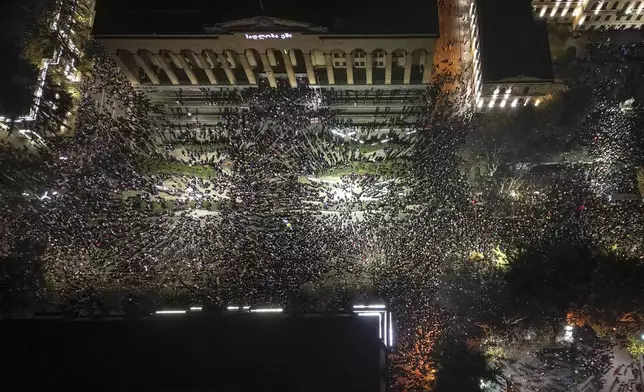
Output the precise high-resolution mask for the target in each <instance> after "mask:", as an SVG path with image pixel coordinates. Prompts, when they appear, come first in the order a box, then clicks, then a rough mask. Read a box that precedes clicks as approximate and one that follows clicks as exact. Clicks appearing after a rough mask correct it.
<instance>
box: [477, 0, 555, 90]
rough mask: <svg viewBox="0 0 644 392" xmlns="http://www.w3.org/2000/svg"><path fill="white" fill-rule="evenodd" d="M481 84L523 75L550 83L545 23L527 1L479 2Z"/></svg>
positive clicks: (481, 0) (551, 75) (550, 65)
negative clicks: (536, 17)
mask: <svg viewBox="0 0 644 392" xmlns="http://www.w3.org/2000/svg"><path fill="white" fill-rule="evenodd" d="M477 6H478V15H479V27H480V32H479V38H480V45H481V62H482V73H483V82H486V81H499V80H501V79H507V78H515V77H517V76H526V77H531V78H538V79H545V80H553V79H554V74H553V71H552V60H551V58H550V45H549V43H548V31H547V29H546V24H545V22H540V21H536V20H535V19H534V17H533V15H532V5H531V3H530V0H478V2H477Z"/></svg>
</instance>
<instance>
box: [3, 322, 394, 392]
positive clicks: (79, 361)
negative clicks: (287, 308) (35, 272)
mask: <svg viewBox="0 0 644 392" xmlns="http://www.w3.org/2000/svg"><path fill="white" fill-rule="evenodd" d="M362 319H364V318H357V317H354V316H349V315H344V316H300V317H295V316H286V315H252V314H244V315H232V316H208V315H203V316H195V317H191V316H185V315H184V316H175V315H163V316H161V315H159V316H154V317H151V318H148V319H143V320H118V321H109V320H104V321H91V320H86V321H82V320H12V321H6V320H5V321H0V339H1V340H2V341H3V348H2V350H0V358H1V359H2V364H3V365H2V367H3V371H4V372H5V373H4V374H5V376H4V377H2V378H0V390H3V391H17V390H20V391H27V390H29V391H36V390H56V391H75V390H82V391H88V390H105V391H107V390H110V391H115V390H119V391H129V390H136V391H147V390H150V391H152V390H154V391H201V390H211V391H212V390H218V391H278V390H279V391H304V390H306V391H312V392H315V391H320V392H321V391H351V392H362V391H364V392H367V391H379V389H380V382H381V373H380V369H381V362H380V361H381V354H382V353H383V352H384V351H383V350H385V348H384V345H383V344H382V342H381V341H380V340H379V339H378V334H377V330H376V332H375V333H374V331H373V328H372V326H371V325H368V324H366V323H364V321H363V320H362Z"/></svg>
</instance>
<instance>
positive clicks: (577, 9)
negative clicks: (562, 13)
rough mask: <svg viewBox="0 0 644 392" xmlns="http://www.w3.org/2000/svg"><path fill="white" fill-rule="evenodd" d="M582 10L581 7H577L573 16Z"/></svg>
mask: <svg viewBox="0 0 644 392" xmlns="http://www.w3.org/2000/svg"><path fill="white" fill-rule="evenodd" d="M580 12H581V7H577V8H575V9H574V10H573V11H572V16H577V15H579V13H580Z"/></svg>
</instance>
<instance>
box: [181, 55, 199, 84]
mask: <svg viewBox="0 0 644 392" xmlns="http://www.w3.org/2000/svg"><path fill="white" fill-rule="evenodd" d="M177 59H178V60H179V63H180V64H181V67H182V68H183V70H184V71H185V73H186V75H188V79H190V83H192V84H199V79H197V75H195V72H194V71H193V70H192V67H191V66H190V64H188V62H187V61H186V59H185V57H184V53H183V51H182V53H180V54H179V55H178V56H177Z"/></svg>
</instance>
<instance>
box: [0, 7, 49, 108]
mask: <svg viewBox="0 0 644 392" xmlns="http://www.w3.org/2000/svg"><path fill="white" fill-rule="evenodd" d="M40 3H41V2H40V0H25V1H24V2H22V1H5V2H0V53H2V61H0V91H2V93H1V94H0V116H6V117H13V116H15V117H19V116H22V115H26V114H28V113H29V109H30V108H31V104H32V102H33V100H34V88H35V85H36V82H37V81H38V72H37V70H36V69H35V68H34V67H32V66H31V65H30V64H29V63H28V62H27V60H25V59H24V58H22V56H21V41H22V39H23V36H24V34H25V31H26V30H27V28H28V27H29V23H30V21H31V18H33V16H32V14H33V13H32V10H38V9H39V7H40Z"/></svg>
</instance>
